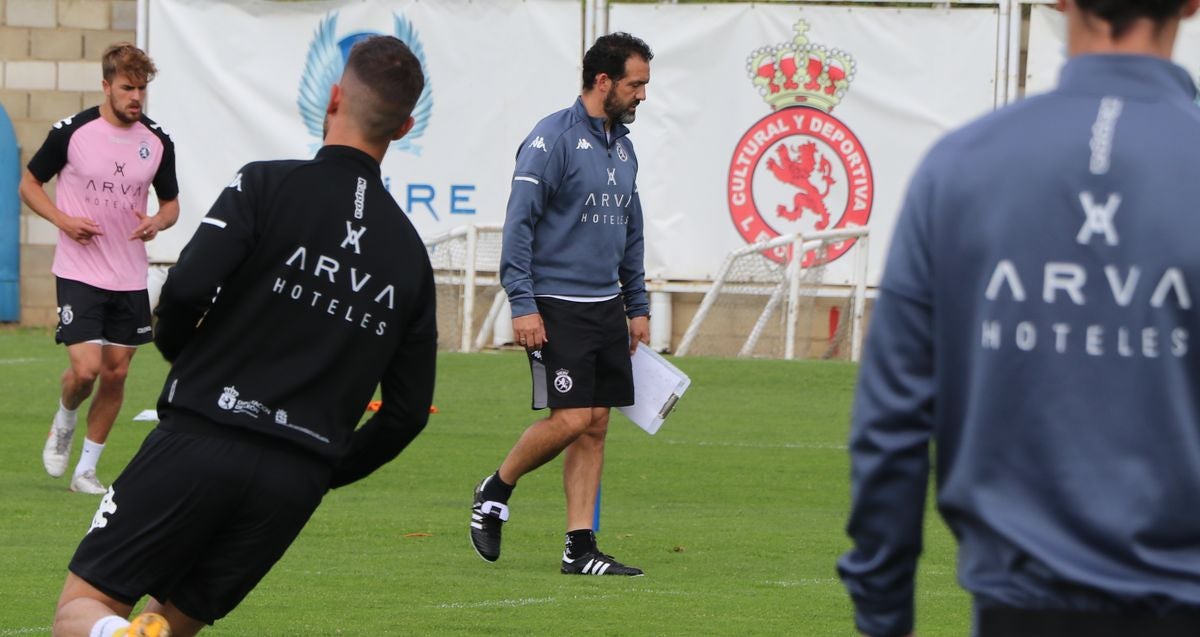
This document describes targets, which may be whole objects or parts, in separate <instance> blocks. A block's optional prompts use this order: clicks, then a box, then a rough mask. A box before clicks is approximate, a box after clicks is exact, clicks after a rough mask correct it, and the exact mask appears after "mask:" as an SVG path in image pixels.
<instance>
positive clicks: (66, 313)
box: [58, 303, 75, 325]
mask: <svg viewBox="0 0 1200 637" xmlns="http://www.w3.org/2000/svg"><path fill="white" fill-rule="evenodd" d="M58 320H59V321H60V322H61V323H62V324H63V325H70V324H71V321H74V320H75V311H74V310H72V309H71V304H70V303H68V304H66V305H64V306H62V309H60V310H59V311H58Z"/></svg>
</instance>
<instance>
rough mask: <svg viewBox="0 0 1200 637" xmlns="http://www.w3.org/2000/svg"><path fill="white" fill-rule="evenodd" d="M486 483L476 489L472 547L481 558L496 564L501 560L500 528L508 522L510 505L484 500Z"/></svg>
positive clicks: (473, 505)
mask: <svg viewBox="0 0 1200 637" xmlns="http://www.w3.org/2000/svg"><path fill="white" fill-rule="evenodd" d="M489 477H490V476H489ZM486 481H487V478H484V479H483V481H481V482H480V483H479V485H478V486H476V487H475V502H474V504H472V505H471V545H472V546H474V547H475V552H476V553H478V554H479V557H482V558H483V559H485V560H487V561H489V562H495V561H496V560H498V559H500V527H501V526H503V525H504V523H505V522H507V521H508V505H507V504H504V503H503V502H496V501H494V500H484V499H483V483H484V482H486Z"/></svg>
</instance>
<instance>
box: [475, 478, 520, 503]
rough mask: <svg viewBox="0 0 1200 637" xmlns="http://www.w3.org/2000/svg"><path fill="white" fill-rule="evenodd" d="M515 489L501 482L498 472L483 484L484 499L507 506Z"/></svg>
mask: <svg viewBox="0 0 1200 637" xmlns="http://www.w3.org/2000/svg"><path fill="white" fill-rule="evenodd" d="M515 488H516V487H515V486H514V485H511V484H506V483H505V482H504V481H503V480H501V479H500V472H499V471H496V473H493V474H492V475H491V477H489V478H488V479H487V480H484V482H483V499H484V500H491V501H493V502H502V503H504V504H507V503H508V499H509V498H510V497H512V492H513V489H515Z"/></svg>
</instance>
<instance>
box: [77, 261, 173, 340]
mask: <svg viewBox="0 0 1200 637" xmlns="http://www.w3.org/2000/svg"><path fill="white" fill-rule="evenodd" d="M55 281H56V286H57V288H58V329H56V330H55V331H54V342H56V343H60V344H62V345H75V344H76V343H86V342H87V341H98V340H103V341H105V342H107V343H112V344H114V345H130V346H132V345H145V344H146V343H149V342H150V341H152V340H154V333H153V331H152V330H151V328H150V295H149V293H147V292H146V290H133V291H131V292H113V291H111V290H104V289H101V288H98V287H94V286H91V285H88V284H86V283H82V282H80V281H73V280H71V279H63V278H58V277H56V278H55Z"/></svg>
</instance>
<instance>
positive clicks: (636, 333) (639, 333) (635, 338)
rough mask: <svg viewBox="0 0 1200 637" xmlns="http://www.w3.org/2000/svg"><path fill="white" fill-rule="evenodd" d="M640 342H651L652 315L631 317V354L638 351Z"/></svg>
mask: <svg viewBox="0 0 1200 637" xmlns="http://www.w3.org/2000/svg"><path fill="white" fill-rule="evenodd" d="M638 343H645V344H647V345H649V344H650V317H649V316H635V317H633V318H631V319H629V355H630V356H633V353H634V352H636V351H637V347H638Z"/></svg>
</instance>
